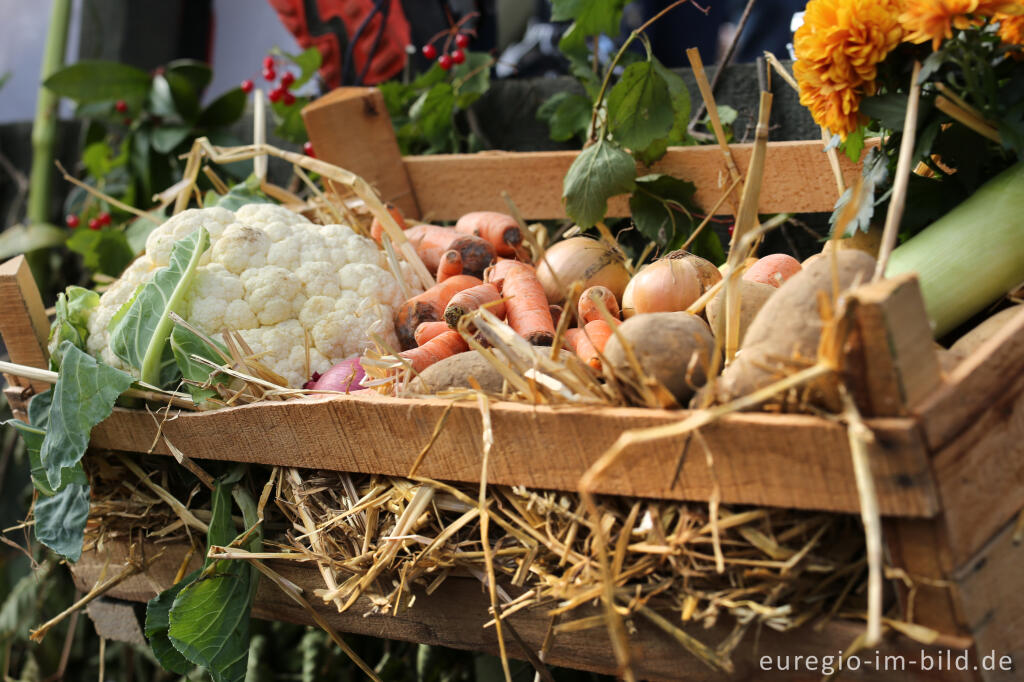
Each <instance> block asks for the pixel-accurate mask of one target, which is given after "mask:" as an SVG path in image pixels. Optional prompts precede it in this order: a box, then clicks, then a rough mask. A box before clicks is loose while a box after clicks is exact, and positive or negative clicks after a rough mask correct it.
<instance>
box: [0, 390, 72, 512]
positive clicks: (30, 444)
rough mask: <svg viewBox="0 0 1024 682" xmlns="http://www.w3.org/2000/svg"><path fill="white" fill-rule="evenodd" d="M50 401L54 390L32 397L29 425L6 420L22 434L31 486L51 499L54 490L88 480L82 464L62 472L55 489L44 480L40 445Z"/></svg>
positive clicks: (43, 437)
mask: <svg viewBox="0 0 1024 682" xmlns="http://www.w3.org/2000/svg"><path fill="white" fill-rule="evenodd" d="M52 398H53V390H52V389H51V390H49V391H45V392H43V393H39V394H37V395H35V396H33V397H32V400H30V401H29V404H28V423H27V424H26V423H25V422H23V421H19V420H17V419H9V420H7V422H6V424H7V425H8V426H10V427H12V428H13V429H14V430H16V431H17V432H18V433H20V434H21V437H22V440H24V441H25V451H26V452H27V454H28V462H29V474H30V476H31V477H32V485H33V486H35V488H36V490H38V491H39V492H40V494H42V495H45V496H46V497H50V496H52V495H54V494H55V493H56V491H57V490H59V489H61V488H63V487H64V486H66V485H67V484H69V483H80V484H87V483H88V482H89V481H88V479H87V478H86V476H85V470H84V469H83V468H82V463H81V462H79V463H78V464H76V465H75V466H73V467H70V468H68V469H63V470H61V482H60V485H59V486H57V487H56V488H53V487H51V486H50V482H49V480H48V479H47V477H46V468H45V467H44V466H43V462H42V459H41V457H40V454H39V451H40V449H41V448H42V446H43V439H45V438H46V427H47V425H48V424H49V421H50V403H51V400H52Z"/></svg>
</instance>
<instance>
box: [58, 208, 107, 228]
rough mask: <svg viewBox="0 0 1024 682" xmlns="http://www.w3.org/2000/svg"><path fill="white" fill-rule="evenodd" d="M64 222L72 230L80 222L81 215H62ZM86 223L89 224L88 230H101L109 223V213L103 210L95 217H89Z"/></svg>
mask: <svg viewBox="0 0 1024 682" xmlns="http://www.w3.org/2000/svg"><path fill="white" fill-rule="evenodd" d="M64 223H65V224H66V225H67V226H68V227H69V228H71V229H72V230H73V229H75V228H76V227H78V226H79V225H80V224H81V223H82V216H78V215H75V214H74V213H69V214H68V215H67V216H65V217H64ZM87 224H88V225H89V229H90V230H101V229H103V228H104V227H106V226H107V225H109V224H110V213H108V212H107V211H103V212H102V213H100V214H98V215H96V216H95V217H93V218H89V222H88V223H87Z"/></svg>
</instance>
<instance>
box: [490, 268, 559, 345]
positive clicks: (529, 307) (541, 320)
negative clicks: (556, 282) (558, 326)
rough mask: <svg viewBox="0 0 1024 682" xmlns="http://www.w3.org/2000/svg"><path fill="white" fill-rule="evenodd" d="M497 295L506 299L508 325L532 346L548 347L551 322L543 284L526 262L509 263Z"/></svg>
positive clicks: (552, 331)
mask: <svg viewBox="0 0 1024 682" xmlns="http://www.w3.org/2000/svg"><path fill="white" fill-rule="evenodd" d="M501 294H502V296H504V297H505V298H506V299H507V301H506V303H505V314H506V316H507V318H508V324H509V326H510V327H512V329H514V330H515V331H516V333H517V334H519V335H520V336H522V337H523V338H525V339H526V340H527V341H529V342H530V343H532V344H533V345H535V346H550V345H551V342H552V340H554V338H555V325H554V322H553V321H552V320H551V309H550V308H549V307H548V298H547V296H545V295H544V287H543V286H541V283H540V280H539V279H537V273H536V272H534V270H533V268H531V267H530V266H529V265H523V264H522V263H519V264H518V265H516V266H514V267H513V266H510V267H509V268H508V270H507V272H506V273H505V278H504V280H503V282H502V289H501Z"/></svg>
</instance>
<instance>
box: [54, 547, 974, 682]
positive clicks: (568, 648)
mask: <svg viewBox="0 0 1024 682" xmlns="http://www.w3.org/2000/svg"><path fill="white" fill-rule="evenodd" d="M167 549H168V552H167V554H166V555H165V556H164V557H161V558H160V559H159V560H157V562H156V563H155V564H154V565H153V566H151V567H150V569H149V573H148V575H141V576H135V577H133V578H130V579H128V580H127V581H125V582H124V583H122V584H121V585H119V586H118V587H117V588H115V589H114V590H112V591H111V592H110V593H108V596H111V597H115V598H118V599H126V600H131V601H145V600H148V599H150V598H152V597H153V596H154V595H155V594H156V589H157V588H158V587H161V588H162V587H166V586H169V585H170V584H171V580H172V579H173V576H174V574H175V573H176V572H177V570H178V566H179V565H180V562H181V559H182V556H183V554H184V552H185V548H184V547H183V546H174V545H170V546H167ZM154 550H155V547H152V546H150V547H149V548H148V550H147V551H150V552H151V551H154ZM125 556H126V552H125V547H124V545H123V544H122V543H118V542H107V543H106V544H105V552H104V554H97V553H95V552H86V553H85V554H84V555H83V557H82V559H81V560H80V561H79V562H78V563H77V564H75V565H74V567H73V568H72V575H73V576H74V579H75V584H76V586H77V587H78V588H79V589H81V590H85V589H88V588H90V587H92V585H93V584H94V583H95V581H96V579H97V578H98V577H99V575H100V572H101V571H102V569H103V567H104V565H105V564H106V563H107V559H108V558H109V560H110V562H109V565H108V567H107V573H108V575H109V574H110V572H112V571H117V570H119V567H120V565H123V563H124V558H125ZM198 561H199V560H198V558H196V559H194V562H193V563H195V564H196V565H198ZM268 563H269V564H270V565H271V566H272V567H273V569H274V570H276V571H278V572H279V573H280V574H281V575H283V576H284V577H285V578H287V579H288V580H291V581H292V582H293V583H295V584H296V585H298V586H300V587H301V588H303V591H304V594H305V596H306V598H307V599H308V600H309V601H310V602H311V603H314V604H315V608H316V609H317V611H318V612H319V613H320V614H321V615H322V616H323V617H324V618H325V619H326V620H327V621H328V622H329V623H330V624H331V626H332V627H334V628H336V629H337V630H339V631H341V632H351V633H358V634H363V635H370V636H373V637H384V638H389V639H400V640H406V641H412V642H420V643H423V644H430V645H440V646H447V647H454V648H459V649H471V650H475V651H485V652H488V653H492V654H496V653H498V645H497V639H496V636H495V633H494V629H493V628H488V629H483V628H482V624H483V623H484V622H486V621H487V620H488V614H487V609H488V606H489V601H488V597H487V594H486V591H485V590H483V589H482V587H481V585H480V583H479V582H478V581H477V580H475V579H470V578H461V577H450V578H449V579H448V580H446V581H445V582H444V583H442V584H441V586H440V587H439V588H438V589H437V590H436V591H435V592H434V593H433V594H431V595H426V594H423V593H422V592H418V593H417V595H416V602H415V604H414V605H413V606H412V608H403V609H401V610H400V611H399V614H398V615H397V616H394V615H380V614H374V613H372V604H371V603H370V601H369V599H368V598H367V597H362V598H360V599H359V600H358V601H357V602H356V603H355V604H354V605H353V606H352V608H351V609H350V610H349V611H347V612H345V613H340V614H339V613H338V612H337V611H336V610H335V609H334V608H333V607H331V606H326V605H324V604H323V603H322V602H320V600H318V599H316V597H315V596H314V592H315V590H317V589H320V588H322V581H321V578H320V576H319V574H318V573H317V571H316V569H315V568H314V567H313V566H312V565H308V564H298V563H295V562H290V561H284V562H268ZM508 589H511V590H513V591H514V590H515V588H511V587H508ZM598 613H599V611H598V610H597V608H596V607H583V608H581V609H578V610H577V611H574V612H573V614H572V618H578V617H584V616H591V615H596V614H598ZM364 614H366V615H364ZM253 615H254V616H256V617H257V618H266V619H271V620H283V621H288V622H293V623H299V624H309V623H310V622H311V619H310V616H309V614H308V613H307V612H305V611H303V610H302V609H301V608H299V607H298V606H296V605H295V603H294V602H292V601H291V600H290V599H288V598H287V597H286V596H285V595H284V594H283V593H282V592H281V591H280V590H279V589H278V588H277V587H276V586H274V585H273V584H271V583H270V582H269V581H266V580H261V581H260V584H259V588H258V591H257V595H256V606H255V608H254V609H253ZM666 616H667V617H668V618H669V619H670V621H672V622H675V623H678V613H676V614H674V615H673V614H671V613H669V614H666ZM728 620H729V619H727V618H722V619H720V622H719V624H717V625H716V626H715V627H713V628H710V629H705V628H703V627H702V626H700V625H698V624H696V623H695V624H693V625H692V626H691V632H692V634H693V635H694V636H695V637H697V638H698V639H700V640H701V641H705V642H711V643H713V644H717V643H718V642H721V641H722V640H723V639H725V637H726V636H727V635H728V634H729V631H730V629H731V623H729V622H727V621H728ZM508 622H510V623H511V625H512V627H514V628H515V630H516V632H517V633H518V634H519V636H520V637H521V638H522V639H523V640H524V641H525V642H526V644H527V646H529V647H530V648H531V649H532V650H534V651H537V650H538V649H539V647H540V643H541V642H542V641H543V639H544V636H545V634H546V632H547V628H548V625H549V622H550V618H549V616H548V615H547V612H546V609H544V608H537V609H531V610H525V611H521V612H519V613H517V614H514V615H513V616H511V617H510V618H509V621H508ZM631 623H632V624H633V625H634V626H635V627H636V630H635V632H634V633H632V634H631V636H630V645H631V648H632V654H633V660H634V662H635V667H634V672H635V673H636V674H637V676H638V677H639V678H640V679H653V680H658V679H672V680H686V682H704V681H707V682H711V681H712V680H754V679H762V678H765V677H770V679H772V680H807V679H819V677H820V667H819V669H818V671H816V672H817V674H814V673H813V672H812V673H811V674H809V672H808V670H807V663H806V662H805V663H804V664H802V665H796V666H794V659H793V657H795V656H801V657H807V656H818V657H819V658H820V657H821V656H836V655H837V654H838V652H840V651H843V650H846V649H848V648H849V645H850V644H851V643H852V642H853V640H854V639H855V638H856V637H857V635H858V634H860V633H861V632H863V627H864V626H863V624H862V623H852V622H847V621H834V622H832V623H830V624H829V625H827V626H826V627H824V628H822V629H820V630H816V629H815V628H813V627H811V626H805V627H803V628H801V629H799V630H796V631H790V632H784V633H782V632H777V631H775V630H773V629H771V628H761V629H759V630H758V632H757V634H756V636H755V633H754V632H748V633H747V636H746V637H745V638H744V640H743V642H742V643H741V644H740V646H739V648H738V649H737V651H736V653H735V654H734V655H733V663H734V665H735V667H736V670H735V671H734V672H733V673H732V674H731V675H728V674H724V673H720V672H715V671H712V670H710V669H708V668H707V667H705V666H704V665H703V664H701V663H699V662H697V661H696V659H695V658H693V657H692V656H691V655H690V654H688V653H687V652H686V651H685V650H683V649H682V648H681V647H680V646H679V644H677V643H676V642H675V641H674V640H672V639H670V638H669V637H668V636H666V635H665V634H664V633H662V632H661V631H660V630H657V629H655V628H654V627H653V626H651V625H650V624H649V623H648V622H647V621H645V620H643V619H641V618H634V619H632V620H631ZM506 643H507V645H508V649H509V655H510V656H512V657H514V658H524V657H525V656H524V654H523V653H522V650H521V649H520V648H519V647H518V645H517V644H516V643H515V642H514V641H512V640H507V642H506ZM922 651H923V652H925V653H927V654H937V652H938V650H936V649H934V648H932V647H922V646H921V645H919V644H916V643H913V642H909V641H907V640H900V639H896V638H893V637H889V638H887V639H886V640H885V641H884V642H883V643H882V645H881V647H880V648H879V649H878V650H877V656H876V652H875V650H871V651H868V652H862V654H861V659H862V661H863V664H862V667H861V670H860V672H859V673H851V672H848V671H844V672H843V675H842V678H841V679H871V680H929V681H932V680H964V679H973V678H972V677H965V676H964V675H962V674H959V673H956V672H948V671H944V672H935V671H930V672H922V671H920V670H919V666H918V665H915V663H916V662H917V661H919V660H920V658H921V653H922ZM762 656H770V657H771V658H772V659H774V660H771V661H769V664H770V665H777V663H776V661H778V660H779V657H788V661H789V667H790V669H789V670H788V671H786V672H780V671H778V670H777V669H773V670H771V672H769V673H766V672H765V670H764V668H763V667H762V666H763V664H764V662H763V660H762ZM885 656H904V657H905V661H906V664H905V665H904V666H903V669H902V670H892V671H890V672H889V673H879V672H878V670H877V669H876V668H877V667H878V665H879V664H878V663H876V662H880V661H885ZM546 660H547V662H548V663H549V664H551V665H558V666H566V667H573V668H579V669H583V670H590V671H593V672H599V673H604V674H613V673H614V672H615V659H614V657H613V655H612V651H611V645H610V643H609V641H608V638H607V635H606V634H605V630H604V628H603V627H601V626H598V627H595V628H591V629H589V630H584V631H580V632H568V633H562V634H560V635H558V636H557V637H556V638H555V642H554V646H553V647H552V648H551V650H550V652H549V654H548V655H547V657H546ZM783 660H786V659H785V658H784V659H783ZM804 660H805V661H806V658H805V659H804ZM833 660H834V659H833ZM371 664H372V662H371ZM815 665H817V666H820V665H821V661H820V660H818V661H817V662H816V664H815ZM833 665H837V664H836V663H833ZM893 667H895V665H894V666H893ZM794 668H796V669H794Z"/></svg>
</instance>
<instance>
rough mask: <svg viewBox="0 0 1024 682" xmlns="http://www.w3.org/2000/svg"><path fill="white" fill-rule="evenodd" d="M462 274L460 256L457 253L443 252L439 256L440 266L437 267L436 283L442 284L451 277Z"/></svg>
mask: <svg viewBox="0 0 1024 682" xmlns="http://www.w3.org/2000/svg"><path fill="white" fill-rule="evenodd" d="M461 274H462V254H461V253H459V252H458V251H445V252H444V255H443V256H441V264H440V265H438V266H437V281H438V282H443V281H445V280H446V279H448V278H449V277H451V276H452V275H461Z"/></svg>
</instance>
